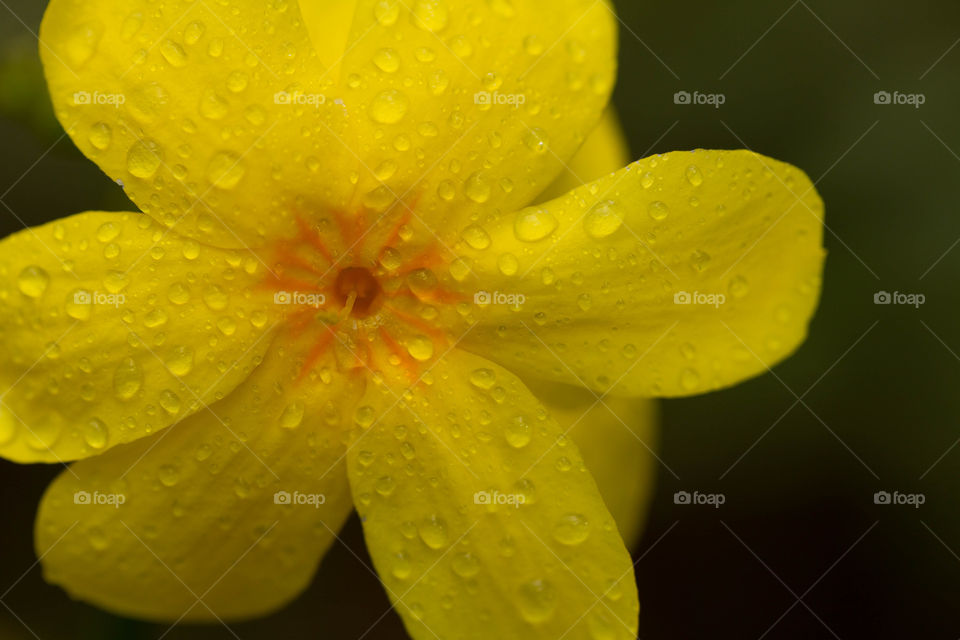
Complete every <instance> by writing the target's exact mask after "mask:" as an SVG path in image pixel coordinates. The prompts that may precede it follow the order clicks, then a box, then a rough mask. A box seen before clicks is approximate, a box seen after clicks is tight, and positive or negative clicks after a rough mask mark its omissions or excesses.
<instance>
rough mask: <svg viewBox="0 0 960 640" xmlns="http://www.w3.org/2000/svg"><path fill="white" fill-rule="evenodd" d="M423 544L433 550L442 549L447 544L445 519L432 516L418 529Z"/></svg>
mask: <svg viewBox="0 0 960 640" xmlns="http://www.w3.org/2000/svg"><path fill="white" fill-rule="evenodd" d="M417 532H418V533H419V534H420V539H421V540H423V544H425V545H427V546H428V547H430V548H431V549H442V548H443V547H444V546H445V545H446V544H447V523H446V521H444V519H443V518H441V517H440V516H437V515H432V516H430V517H429V518H427V519H425V520H424V521H423V522H421V523H420V526H419V527H417Z"/></svg>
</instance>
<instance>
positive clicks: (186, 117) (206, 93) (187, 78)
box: [40, 0, 356, 247]
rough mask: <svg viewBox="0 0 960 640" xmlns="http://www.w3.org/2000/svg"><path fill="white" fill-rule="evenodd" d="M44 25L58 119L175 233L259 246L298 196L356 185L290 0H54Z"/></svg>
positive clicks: (305, 203) (286, 218)
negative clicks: (225, 0)
mask: <svg viewBox="0 0 960 640" xmlns="http://www.w3.org/2000/svg"><path fill="white" fill-rule="evenodd" d="M40 37H41V41H42V45H41V47H40V53H41V56H42V58H43V63H44V69H45V72H46V76H47V82H48V84H49V88H50V94H51V97H52V99H53V103H54V107H55V110H56V114H57V117H58V118H59V120H60V122H61V124H63V127H64V129H66V131H67V132H68V133H69V134H70V136H71V138H72V139H73V141H74V142H75V143H76V144H77V146H78V147H79V148H80V150H81V151H82V152H83V153H84V154H85V155H86V156H87V157H88V158H90V159H91V160H93V161H94V162H96V163H97V164H98V165H99V166H100V168H101V169H103V170H104V171H105V172H106V173H107V174H108V175H109V176H110V177H112V178H114V179H115V180H119V181H121V182H122V183H123V185H124V188H125V190H126V192H127V194H128V195H129V196H130V197H131V199H132V200H133V201H134V202H136V203H137V205H138V206H139V207H140V208H141V209H142V210H143V211H145V212H146V213H148V214H150V215H151V216H153V217H154V218H155V219H156V220H158V221H160V222H162V223H164V224H167V225H171V226H173V227H175V228H176V230H177V232H178V233H181V234H183V235H187V236H189V237H193V238H196V239H199V240H201V241H204V242H207V243H210V244H214V245H217V246H224V247H240V246H259V245H261V244H263V243H264V240H265V239H269V238H273V237H275V236H277V235H279V234H280V233H281V232H284V231H288V230H290V229H292V226H291V221H292V219H293V217H294V216H295V212H294V206H295V204H294V200H295V199H296V198H297V197H304V198H305V197H308V196H309V197H313V198H317V197H321V196H322V195H325V194H328V193H331V192H332V193H340V192H341V191H345V192H347V193H349V192H350V191H351V190H352V189H353V185H351V184H350V183H349V181H348V177H347V173H348V170H347V169H344V167H351V166H353V165H354V164H355V162H356V161H355V159H354V158H353V156H352V155H350V154H349V153H348V152H347V151H346V150H345V149H342V148H339V147H335V146H333V145H332V144H331V140H332V139H331V138H330V136H329V135H328V134H326V133H325V130H324V124H325V123H327V122H331V123H332V122H333V121H334V120H337V122H341V121H342V119H343V115H342V112H341V110H340V107H339V106H336V105H334V104H333V102H332V98H333V96H330V97H331V100H330V101H329V102H323V104H321V101H324V98H325V97H326V96H325V93H326V90H327V88H328V85H329V81H328V80H326V79H325V77H324V73H325V72H324V68H323V66H322V64H321V63H320V62H319V61H318V59H317V55H316V53H315V52H314V50H313V46H312V44H311V42H310V39H309V36H308V34H307V32H306V30H305V29H304V27H303V22H302V19H301V17H300V12H299V10H298V8H297V3H296V2H260V1H252V0H239V1H238V2H233V3H230V4H229V5H225V4H222V3H218V2H194V3H190V4H187V3H182V5H177V4H175V3H174V4H170V5H168V6H165V7H164V8H162V9H161V8H160V7H158V6H157V4H156V3H155V2H152V1H149V0H131V1H129V2H125V3H124V4H123V5H122V6H118V5H117V4H116V3H115V2H112V1H109V0H53V1H52V2H50V4H49V6H48V8H47V11H46V13H45V15H44V19H43V23H42V25H41V32H40ZM321 160H322V163H323V164H322V167H323V168H324V170H323V171H319V169H320V168H321ZM333 167H337V168H338V171H336V172H333V171H330V170H329V169H331V168H333ZM314 204H315V202H311V201H309V200H299V201H298V203H297V206H298V207H299V208H300V209H303V210H304V211H303V213H304V215H308V214H309V213H312V212H313V210H314V207H313V205H314Z"/></svg>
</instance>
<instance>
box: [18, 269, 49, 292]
mask: <svg viewBox="0 0 960 640" xmlns="http://www.w3.org/2000/svg"><path fill="white" fill-rule="evenodd" d="M49 284H50V274H48V273H47V272H46V271H45V270H44V269H43V268H42V267H38V266H36V265H29V266H26V267H24V268H23V269H22V270H21V271H20V275H19V276H17V288H18V289H20V293H22V294H23V295H25V296H28V297H30V298H39V297H40V296H42V295H43V294H44V293H45V292H46V290H47V285H49Z"/></svg>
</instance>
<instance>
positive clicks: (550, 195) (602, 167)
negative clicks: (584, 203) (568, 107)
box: [537, 106, 630, 202]
mask: <svg viewBox="0 0 960 640" xmlns="http://www.w3.org/2000/svg"><path fill="white" fill-rule="evenodd" d="M629 162H630V150H629V148H628V147H627V139H626V137H624V133H623V128H622V127H621V125H620V118H619V117H618V116H617V110H616V109H615V108H614V107H613V106H610V107H608V108H607V110H606V111H604V112H603V117H602V118H601V119H600V123H599V124H597V126H596V128H595V129H594V130H593V132H591V133H590V135H589V136H588V137H587V141H586V142H584V143H583V146H582V147H580V149H579V150H578V151H577V154H576V155H575V156H573V158H571V159H570V162H568V163H567V165H566V167H564V170H563V172H562V173H561V174H560V176H559V177H558V178H557V179H556V180H554V181H553V184H551V185H550V186H549V187H548V188H547V190H546V191H545V192H544V193H542V194H540V197H539V198H537V200H538V202H547V201H549V200H553V199H554V198H559V197H560V196H562V195H565V194H566V193H567V192H568V191H573V190H574V189H576V188H577V187H580V186H583V185H584V184H586V183H587V182H592V181H594V180H597V179H599V178H602V177H603V176H605V175H606V174H608V173H613V172H614V171H618V170H619V169H621V168H623V167H624V166H625V165H627V164H628V163H629Z"/></svg>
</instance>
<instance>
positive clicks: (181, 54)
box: [160, 39, 187, 69]
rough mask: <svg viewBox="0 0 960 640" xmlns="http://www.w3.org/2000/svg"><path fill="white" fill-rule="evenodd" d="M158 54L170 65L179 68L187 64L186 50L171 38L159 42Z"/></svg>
mask: <svg viewBox="0 0 960 640" xmlns="http://www.w3.org/2000/svg"><path fill="white" fill-rule="evenodd" d="M160 54H161V55H162V56H163V58H164V60H166V61H167V62H169V63H170V66H171V67H176V68H178V69H179V68H181V67H185V66H187V52H186V51H184V50H183V47H181V46H180V45H179V44H177V43H176V42H174V41H173V40H170V39H167V40H164V41H163V42H161V43H160Z"/></svg>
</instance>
